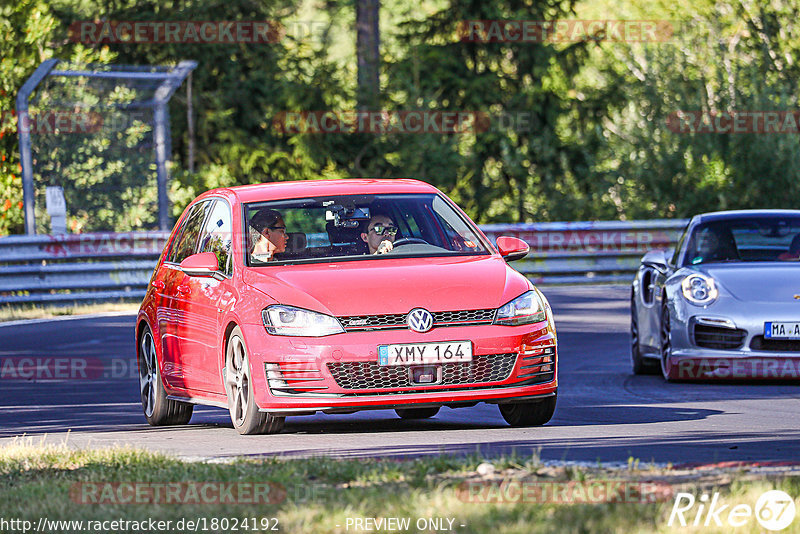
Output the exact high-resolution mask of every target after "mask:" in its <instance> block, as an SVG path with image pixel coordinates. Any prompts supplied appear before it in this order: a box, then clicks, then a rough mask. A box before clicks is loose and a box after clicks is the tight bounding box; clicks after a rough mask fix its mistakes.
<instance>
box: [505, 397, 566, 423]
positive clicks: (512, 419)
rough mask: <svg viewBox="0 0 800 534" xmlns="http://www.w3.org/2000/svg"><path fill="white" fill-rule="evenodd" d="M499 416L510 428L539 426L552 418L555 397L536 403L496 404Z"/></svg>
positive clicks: (554, 409) (554, 408)
mask: <svg viewBox="0 0 800 534" xmlns="http://www.w3.org/2000/svg"><path fill="white" fill-rule="evenodd" d="M498 407H499V408H500V415H502V416H503V419H505V420H506V423H508V424H509V425H511V426H514V427H524V426H541V425H543V424H545V423H547V422H548V421H550V419H551V418H552V417H553V413H555V411H556V395H553V396H552V397H548V398H546V399H543V400H540V401H536V402H517V403H510V404H498Z"/></svg>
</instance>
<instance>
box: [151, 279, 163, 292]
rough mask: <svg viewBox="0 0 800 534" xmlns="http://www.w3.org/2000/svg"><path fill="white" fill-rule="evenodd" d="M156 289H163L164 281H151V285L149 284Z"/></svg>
mask: <svg viewBox="0 0 800 534" xmlns="http://www.w3.org/2000/svg"><path fill="white" fill-rule="evenodd" d="M150 285H152V286H153V287H154V288H156V289H162V290H163V289H164V281H163V280H153V283H152V284H150Z"/></svg>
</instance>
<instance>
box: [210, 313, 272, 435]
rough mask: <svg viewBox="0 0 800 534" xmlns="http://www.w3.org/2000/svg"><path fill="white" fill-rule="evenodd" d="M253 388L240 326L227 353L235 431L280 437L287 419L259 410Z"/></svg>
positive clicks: (228, 383) (230, 342)
mask: <svg viewBox="0 0 800 534" xmlns="http://www.w3.org/2000/svg"><path fill="white" fill-rule="evenodd" d="M251 386H252V380H250V358H249V357H248V353H247V346H246V345H245V344H244V337H243V336H242V331H241V329H240V328H239V327H238V326H237V327H235V328H234V329H233V331H232V332H231V335H230V337H229V338H228V347H227V349H226V350H225V393H227V395H228V411H229V412H230V414H231V421H232V422H233V428H235V429H236V430H237V432H239V434H277V433H278V432H280V431H281V430H283V423H284V420H285V418H284V417H276V416H274V415H272V414H270V413H266V412H261V411H259V410H258V406H257V405H256V401H255V396H254V394H253V388H252V387H251Z"/></svg>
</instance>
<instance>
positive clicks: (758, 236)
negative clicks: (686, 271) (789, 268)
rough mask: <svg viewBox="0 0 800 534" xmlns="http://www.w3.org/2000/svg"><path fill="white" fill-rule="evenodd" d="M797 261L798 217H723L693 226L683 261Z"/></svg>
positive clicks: (799, 251)
mask: <svg viewBox="0 0 800 534" xmlns="http://www.w3.org/2000/svg"><path fill="white" fill-rule="evenodd" d="M741 261H787V262H788V261H800V217H763V218H742V219H724V220H719V221H712V222H708V223H704V224H700V225H698V226H696V227H695V228H694V231H693V232H692V235H691V236H690V238H689V242H688V244H687V250H686V255H685V256H684V262H683V263H684V265H697V264H700V263H716V262H741Z"/></svg>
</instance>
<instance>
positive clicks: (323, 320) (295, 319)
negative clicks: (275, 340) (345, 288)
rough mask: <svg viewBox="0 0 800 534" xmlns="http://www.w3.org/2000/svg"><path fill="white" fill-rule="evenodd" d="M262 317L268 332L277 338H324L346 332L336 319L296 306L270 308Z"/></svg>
mask: <svg viewBox="0 0 800 534" xmlns="http://www.w3.org/2000/svg"><path fill="white" fill-rule="evenodd" d="M261 317H262V318H263V319H264V328H266V329H267V332H268V333H270V334H273V335H276V336H307V337H322V336H330V335H331V334H341V333H342V332H344V328H342V325H341V323H340V322H339V320H338V319H336V317H331V316H330V315H325V314H324V313H317V312H313V311H309V310H304V309H302V308H295V307H294V306H283V305H280V304H276V305H274V306H268V307H267V308H265V309H264V310H263V311H262V312H261Z"/></svg>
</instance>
